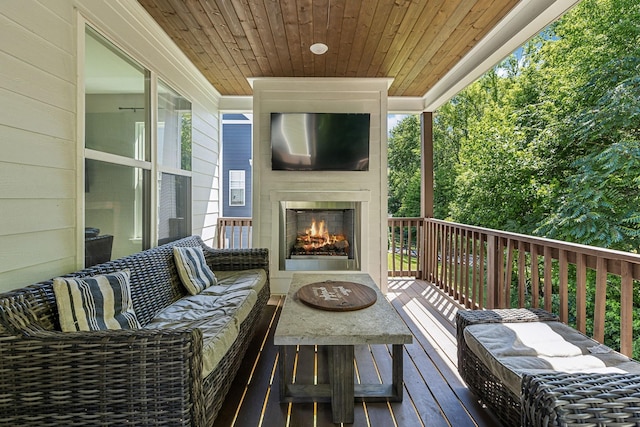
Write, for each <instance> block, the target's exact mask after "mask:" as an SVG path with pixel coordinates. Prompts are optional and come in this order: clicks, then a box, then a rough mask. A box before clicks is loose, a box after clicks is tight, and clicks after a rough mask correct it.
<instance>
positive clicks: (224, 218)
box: [218, 216, 252, 221]
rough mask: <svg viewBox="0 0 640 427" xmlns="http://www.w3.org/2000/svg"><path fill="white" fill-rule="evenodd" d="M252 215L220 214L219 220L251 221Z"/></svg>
mask: <svg viewBox="0 0 640 427" xmlns="http://www.w3.org/2000/svg"><path fill="white" fill-rule="evenodd" d="M251 219H252V217H250V216H220V217H218V221H245V220H249V221H251Z"/></svg>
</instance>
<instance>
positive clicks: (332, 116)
mask: <svg viewBox="0 0 640 427" xmlns="http://www.w3.org/2000/svg"><path fill="white" fill-rule="evenodd" d="M369 122H370V114H368V113H271V169H272V170H289V171H368V170H369Z"/></svg>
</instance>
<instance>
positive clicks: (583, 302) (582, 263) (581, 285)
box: [576, 254, 587, 333]
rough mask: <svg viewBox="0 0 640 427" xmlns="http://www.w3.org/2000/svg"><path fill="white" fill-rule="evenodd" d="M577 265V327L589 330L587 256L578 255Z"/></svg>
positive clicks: (581, 329) (581, 330) (583, 331)
mask: <svg viewBox="0 0 640 427" xmlns="http://www.w3.org/2000/svg"><path fill="white" fill-rule="evenodd" d="M577 258H578V259H577V265H576V329H578V330H579V331H580V332H582V333H585V332H586V331H587V256H586V255H585V254H578V255H577Z"/></svg>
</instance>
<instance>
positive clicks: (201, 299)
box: [145, 290, 258, 377]
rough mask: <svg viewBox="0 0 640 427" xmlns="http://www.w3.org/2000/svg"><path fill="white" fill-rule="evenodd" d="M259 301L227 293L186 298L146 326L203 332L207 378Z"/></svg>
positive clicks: (247, 295)
mask: <svg viewBox="0 0 640 427" xmlns="http://www.w3.org/2000/svg"><path fill="white" fill-rule="evenodd" d="M257 299H258V296H257V294H256V293H255V292H254V291H252V290H244V291H243V290H240V291H235V292H229V293H228V294H225V295H222V296H216V295H205V294H198V295H189V296H186V297H184V298H181V299H180V300H178V301H176V302H175V303H173V304H171V305H170V306H169V307H167V308H165V309H164V310H162V311H160V312H159V313H158V314H156V316H155V318H154V319H153V320H152V321H151V322H150V323H149V324H148V325H146V326H145V328H150V329H171V328H198V329H200V330H201V331H202V341H203V342H202V347H203V354H202V360H203V362H202V363H203V366H202V375H203V377H206V376H207V375H209V374H210V373H211V372H212V371H213V370H214V369H215V368H216V366H218V363H219V362H220V360H221V359H222V357H223V356H224V355H225V353H226V352H227V350H229V348H230V347H231V345H232V344H233V342H234V340H235V339H236V338H237V336H238V331H239V330H240V324H241V323H242V322H243V321H244V320H245V319H246V318H247V316H248V315H249V313H250V312H251V309H252V308H253V306H254V305H255V303H256V301H257Z"/></svg>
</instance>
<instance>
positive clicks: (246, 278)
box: [203, 268, 267, 295]
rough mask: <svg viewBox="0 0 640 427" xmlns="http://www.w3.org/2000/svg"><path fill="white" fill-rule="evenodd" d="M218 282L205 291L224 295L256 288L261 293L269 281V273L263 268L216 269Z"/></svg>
mask: <svg viewBox="0 0 640 427" xmlns="http://www.w3.org/2000/svg"><path fill="white" fill-rule="evenodd" d="M214 273H215V275H216V278H217V280H218V283H217V284H216V285H215V286H211V287H208V288H207V289H205V290H204V291H203V293H205V294H207V295H224V294H226V293H228V292H233V291H239V290H254V291H255V292H256V293H259V292H260V290H262V288H263V287H264V285H265V284H266V283H267V273H266V272H265V271H264V270H263V269H261V268H257V269H251V270H240V271H215V272H214Z"/></svg>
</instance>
